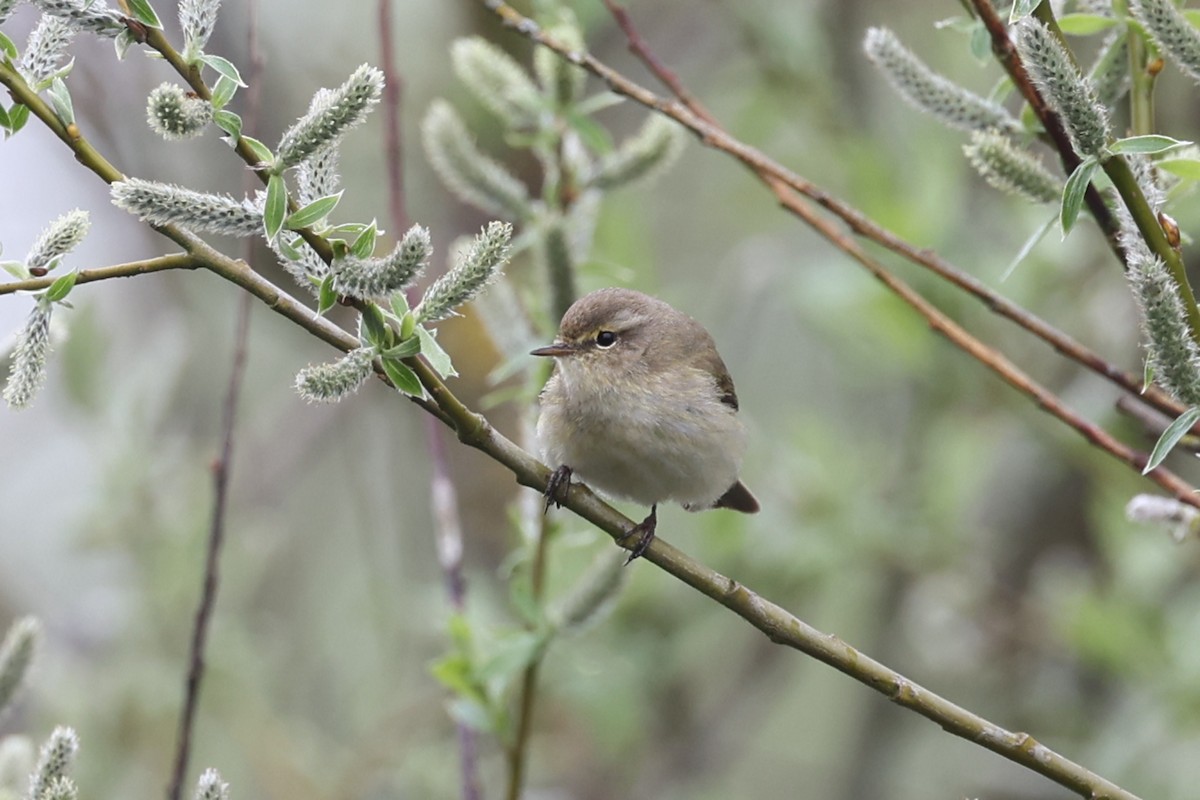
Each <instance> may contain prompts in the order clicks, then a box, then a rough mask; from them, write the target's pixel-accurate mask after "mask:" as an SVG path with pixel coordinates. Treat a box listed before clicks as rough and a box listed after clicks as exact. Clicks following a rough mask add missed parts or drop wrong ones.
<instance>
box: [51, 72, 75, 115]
mask: <svg viewBox="0 0 1200 800" xmlns="http://www.w3.org/2000/svg"><path fill="white" fill-rule="evenodd" d="M47 94H49V95H50V105H51V106H53V107H54V116H56V117H58V119H59V121H60V122H61V123H62V124H63V125H74V124H75V108H74V106H73V105H72V104H71V93H70V92H69V91H67V85H66V84H65V83H63V80H62V78H55V79H54V80H53V81H51V82H50V91H49V92H47Z"/></svg>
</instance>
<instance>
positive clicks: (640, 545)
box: [619, 504, 658, 566]
mask: <svg viewBox="0 0 1200 800" xmlns="http://www.w3.org/2000/svg"><path fill="white" fill-rule="evenodd" d="M657 527H658V505H657V504H656V505H653V506H650V516H648V517H646V518H645V519H644V520H642V521H641V522H639V523H638V524H637V525H634V526H633V527H632V528H630V529H629V532H628V533H626V534H625V535H624V536H622V537H621V539H620V542H619V544H620V545H621V546H622V547H623V546H624V545H625V542H627V541H629V540H630V539H632V538H634V537H635V536H636V537H638V539H637V544H635V545H634V546H633V547H632V548H630V550H629V558H627V559H625V565H626V566H628V565H629V563H630V562H631V561H633V560H634V559H635V558H639V557H640V556H641V555H642V553H645V552H646V548H647V547H649V546H650V543H651V542H653V541H654V529H655V528H657Z"/></svg>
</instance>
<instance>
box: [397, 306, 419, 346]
mask: <svg viewBox="0 0 1200 800" xmlns="http://www.w3.org/2000/svg"><path fill="white" fill-rule="evenodd" d="M407 302H408V301H407V300H406V301H405V303H407ZM416 327H417V316H416V314H414V313H413V312H411V311H406V312H404V316H403V317H401V318H400V338H401V339H408V338H410V337H412V335H413V330H414V329H415V328H416Z"/></svg>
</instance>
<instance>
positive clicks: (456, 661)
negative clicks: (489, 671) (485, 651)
mask: <svg viewBox="0 0 1200 800" xmlns="http://www.w3.org/2000/svg"><path fill="white" fill-rule="evenodd" d="M473 672H474V670H473V669H472V667H471V661H470V659H468V658H467V656H466V655H465V654H464V653H447V654H446V655H444V656H442V657H441V658H439V659H437V660H436V661H434V662H433V663H432V664H430V665H429V674H430V675H432V676H433V677H434V680H436V681H437V682H438V683H440V684H442V686H445V687H446V688H447V689H449V690H450V691H451V692H454V694H456V695H458V696H460V697H474V698H477V699H478V700H480V701H483V699H484V698H483V692H481V691H480V689H479V684H478V683H476V682H475V679H474V674H473Z"/></svg>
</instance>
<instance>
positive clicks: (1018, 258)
mask: <svg viewBox="0 0 1200 800" xmlns="http://www.w3.org/2000/svg"><path fill="white" fill-rule="evenodd" d="M1055 222H1057V220H1056V219H1055V218H1054V217H1051V218H1050V219H1048V220H1046V221H1045V222H1044V223H1042V224H1041V225H1040V226H1038V229H1037V230H1036V231H1034V232H1033V234H1032V235H1031V236H1030V237H1029V238H1028V239H1026V240H1025V244H1023V245H1021V249H1020V250H1018V251H1017V254H1016V255H1015V256H1013V260H1012V261H1010V262H1009V264H1008V267H1007V268H1006V269H1005V270H1004V274H1003V275H1001V276H1000V282H1001V283H1003V282H1004V281H1006V280H1008V276H1010V275H1012V274H1013V271H1014V270H1015V269H1016V268H1017V265H1018V264H1020V263H1021V262H1022V261H1024V260H1025V258H1026V256H1028V255H1029V254H1030V252H1032V251H1033V248H1035V247H1037V243H1038V242H1040V241H1041V240H1042V239H1043V238H1044V237H1045V236H1046V234H1047V233H1049V232H1050V229H1051V228H1053V227H1054V223H1055Z"/></svg>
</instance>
